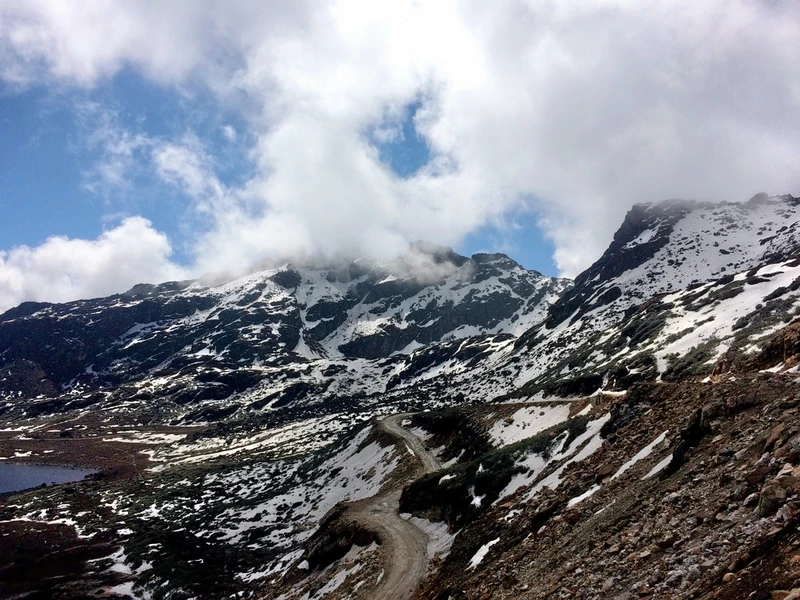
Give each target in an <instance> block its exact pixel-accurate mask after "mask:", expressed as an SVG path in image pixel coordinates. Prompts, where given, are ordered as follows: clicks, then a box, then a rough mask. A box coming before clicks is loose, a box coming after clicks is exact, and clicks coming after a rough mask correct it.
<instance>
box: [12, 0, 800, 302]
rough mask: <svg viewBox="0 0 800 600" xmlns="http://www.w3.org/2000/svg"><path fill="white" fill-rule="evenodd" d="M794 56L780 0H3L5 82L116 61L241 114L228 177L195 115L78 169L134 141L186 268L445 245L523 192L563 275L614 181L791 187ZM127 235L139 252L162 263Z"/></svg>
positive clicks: (109, 76)
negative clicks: (159, 192)
mask: <svg viewBox="0 0 800 600" xmlns="http://www.w3.org/2000/svg"><path fill="white" fill-rule="evenodd" d="M798 64H800V7H799V6H798V5H797V4H796V3H773V2H766V1H762V0H735V1H734V2H723V1H722V0H711V1H708V2H701V3H697V2H689V1H679V2H672V1H671V2H667V1H665V0H661V1H656V2H648V3H640V2H629V1H625V0H596V1H594V2H585V3H579V4H573V3H563V2H554V1H547V0H540V1H537V0H530V1H527V2H497V3H488V4H487V3H483V2H468V1H464V2H457V1H447V2H431V3H418V2H397V3H388V4H387V3H375V2H361V1H356V0H352V1H351V0H338V1H324V0H320V1H315V2H310V1H305V2H296V3H290V4H286V3H282V2H259V3H256V2H244V1H234V2H229V3H225V4H220V3H217V2H213V1H210V0H209V1H193V2H189V1H185V2H184V1H175V2H170V3H152V2H146V1H144V0H142V1H130V2H113V1H108V2H93V3H90V4H88V5H83V4H80V5H78V4H76V3H72V2H66V1H63V2H61V1H57V0H48V1H36V0H24V1H22V0H9V1H7V2H4V3H2V4H0V74H1V76H2V78H3V79H4V80H5V81H6V82H7V83H10V84H13V85H15V86H25V85H30V84H32V83H44V84H57V85H60V86H64V85H66V86H78V87H92V86H101V85H109V82H113V77H114V76H115V74H118V73H119V72H120V71H121V70H122V69H133V70H135V71H137V72H139V73H141V74H142V75H143V76H144V77H146V78H148V79H149V80H152V81H154V82H156V83H157V84H158V85H160V86H163V87H164V88H170V89H179V90H190V89H193V88H202V89H204V90H208V91H210V92H211V93H212V94H213V97H214V98H215V102H217V103H218V105H219V107H220V110H223V109H224V110H226V111H231V110H232V111H237V112H238V113H239V114H240V116H241V118H242V120H243V125H242V126H239V125H237V126H236V128H234V127H233V126H231V125H230V124H227V123H226V124H224V126H223V125H220V127H218V128H217V131H218V132H219V133H220V135H222V136H224V138H225V139H226V140H228V142H231V143H232V142H236V143H247V144H249V147H248V152H249V158H250V160H251V163H252V173H251V174H250V176H249V177H248V178H247V179H246V181H243V182H242V181H238V182H229V181H224V178H222V177H221V176H220V174H219V173H218V172H217V169H218V165H217V162H216V161H215V151H216V150H217V149H216V148H215V147H214V145H213V144H212V143H210V142H209V141H208V140H203V139H199V138H198V137H197V136H193V133H192V132H188V133H187V132H184V133H182V134H181V135H180V136H177V137H175V138H173V139H165V138H164V137H163V136H162V137H157V136H156V137H154V136H150V137H148V138H147V140H146V142H145V140H144V138H142V137H136V136H135V134H133V133H130V134H129V135H128V136H127V137H125V136H124V135H123V136H122V137H119V136H117V137H116V138H109V139H111V140H117V141H118V143H121V142H120V141H127V142H128V143H129V144H130V143H134V142H135V143H139V144H144V146H140V147H145V146H146V148H147V151H146V152H130V153H128V154H125V152H124V151H125V147H123V146H119V145H118V149H120V150H119V152H118V153H117V154H113V153H112V154H111V155H110V156H111V158H116V159H118V161H117V162H116V163H114V162H113V161H111V162H109V164H108V165H107V166H108V167H109V168H108V170H107V171H105V172H102V171H101V172H98V173H100V174H101V175H102V176H103V177H105V178H106V179H109V180H113V179H114V178H115V177H116V178H117V179H121V178H122V176H121V175H120V173H121V172H122V171H121V170H124V168H123V166H124V164H125V161H128V160H135V161H137V164H138V165H139V166H140V167H141V168H146V169H149V170H150V172H151V173H152V174H153V177H155V178H157V179H158V180H160V181H161V182H163V183H164V184H165V185H168V186H172V187H173V188H174V189H177V190H180V192H181V193H182V194H184V195H185V196H186V197H187V199H188V201H189V203H190V205H191V208H190V211H189V214H188V215H187V219H188V221H189V222H191V223H193V225H192V226H191V227H190V228H189V233H188V236H189V239H188V242H187V243H188V244H189V245H190V246H191V248H192V263H193V264H191V265H189V266H188V267H187V269H188V270H189V271H191V272H195V273H199V272H201V271H204V270H221V269H229V268H242V266H243V265H244V264H252V263H254V262H256V261H258V260H260V259H262V258H264V257H267V256H270V255H285V254H286V253H291V252H297V253H310V254H316V253H321V254H327V255H336V254H342V253H344V254H371V255H374V256H377V257H379V258H387V257H390V256H393V255H397V254H398V253H400V252H402V251H403V250H404V249H405V248H406V247H407V245H408V242H409V241H412V240H416V239H429V240H433V241H436V242H438V243H443V244H450V245H457V244H458V243H459V241H460V240H462V239H463V238H464V236H465V235H467V234H469V233H470V232H473V231H475V230H476V229H477V228H479V227H481V226H484V225H486V224H487V223H501V222H502V221H503V218H504V215H506V214H508V213H509V211H513V210H516V209H519V208H520V207H523V206H527V207H529V208H531V209H532V210H534V211H536V213H537V214H539V215H540V217H541V219H540V223H541V227H542V229H543V231H544V234H545V235H547V236H548V237H549V238H550V239H551V240H552V241H553V242H554V243H555V247H556V253H555V260H556V263H557V265H558V267H559V268H560V270H561V271H562V273H563V274H565V275H575V274H577V273H578V272H579V271H580V270H582V269H583V268H585V267H586V266H588V264H590V263H591V262H592V260H594V259H595V258H597V257H598V256H599V255H600V254H601V253H602V250H603V249H604V248H605V246H606V245H607V243H608V241H609V240H610V238H611V235H612V234H613V231H614V230H615V228H616V227H617V226H618V224H619V223H620V222H621V219H622V217H623V215H624V214H625V212H626V210H627V209H628V208H629V207H630V206H631V205H632V204H633V203H635V202H640V201H652V200H659V199H663V198H667V197H686V198H697V199H709V200H746V199H747V198H748V197H750V195H752V193H753V192H755V191H758V190H760V189H769V190H771V191H773V192H774V193H783V192H792V191H794V192H797V191H798V188H800V171H798V170H797V168H796V165H797V164H800V71H799V70H798V69H797V65H798ZM412 107H413V114H412V111H411V108H412ZM409 119H410V121H409ZM408 125H410V126H411V127H412V128H413V130H414V133H415V135H416V136H418V138H419V140H420V141H421V143H423V144H424V145H425V147H426V149H427V156H426V158H427V159H428V162H427V164H425V165H423V166H422V167H421V168H419V169H417V170H413V171H411V172H410V174H407V175H400V174H398V172H396V171H395V170H394V169H393V168H392V167H391V166H390V165H389V164H387V162H386V161H385V160H384V159H383V158H382V157H384V156H385V154H386V152H391V151H392V148H391V146H392V145H393V144H402V143H403V139H402V137H403V136H402V131H403V127H404V126H408ZM242 127H245V128H246V131H243V130H242ZM244 140H247V141H246V142H244ZM115 165H116V167H117V168H116V169H114V168H112V167H114V166H115ZM120 165H123V166H120ZM134 225H136V226H137V227H139V228H141V227H142V222H140V221H130V222H129V221H125V222H124V223H123V224H122V225H120V228H121V229H122V228H124V229H123V231H128V230H129V229H130V228H132V227H133V226H134ZM145 229H147V228H145ZM112 231H117V230H116V229H114V230H112ZM143 231H144V230H143ZM109 233H111V232H107V234H109ZM107 234H103V235H104V236H107ZM103 239H104V238H100V239H98V240H97V241H96V242H87V244H89V246H87V247H93V246H91V244H100V243H101V241H102V240H103ZM120 239H122V240H124V239H125V236H123V235H121V238H120ZM147 239H148V240H149V241H150V242H152V244H153V248H152V250H153V251H154V252H155V255H156V256H157V257H158V258H157V260H156V262H155V263H154V264H157V265H161V266H160V267H159V268H163V269H164V270H165V271H164V272H167V271H169V270H170V269H173V270H176V271H181V269H180V268H178V267H176V266H175V265H172V264H171V263H169V258H168V257H169V253H168V250H164V246H163V243H162V241H161V238H160V237H159V234H158V233H156V232H155V230H153V229H152V228H150V233H149V234H148V236H147ZM73 242H74V241H73ZM163 242H166V243H167V245H168V244H169V242H168V240H166V238H164V239H163ZM50 243H51V242H50V241H48V242H46V244H45V246H47V244H50ZM106 243H108V239H106ZM120 244H123V242H122V241H121V242H120ZM45 246H43V247H42V248H44V247H45ZM70 248H73V246H70ZM120 248H124V244H123V245H121V246H120ZM38 251H39V249H38V248H37V249H26V252H28V253H32V254H36V252H38ZM14 252H17V250H16V249H15V250H12V251H10V252H9V253H6V255H5V259H4V260H5V263H4V264H10V263H8V261H9V260H10V257H11V255H12V254H13V253H14ZM42 252H43V254H42V256H44V250H42ZM23 262H24V261H22V259H14V263H13V264H15V265H22V264H23ZM25 264H28V263H25ZM530 266H532V267H535V265H530ZM15 268H18V275H16V276H15V277H17V278H18V280H19V279H20V278H21V279H22V280H24V279H25V277H26V275H25V274H24V273H25V268H23V267H21V266H20V267H15ZM151 272H152V273H159V274H160V273H161V272H162V271H159V270H158V269H154V270H152V271H151ZM85 276H86V277H89V275H85ZM159 276H160V275H159ZM0 277H2V275H0ZM147 279H150V280H152V279H153V277H147ZM8 281H10V279H8ZM5 285H10V284H5ZM20 285H21V284H17V287H15V288H13V289H22V288H20ZM22 287H23V288H24V289H26V290H28V291H27V292H26V294H28V295H27V296H24V297H34V296H31V295H30V294H33V291H32V290H39V291H38V292H36V293H38V294H40V296H39V297H41V294H42V293H43V292H42V291H41V290H43V289H45V288H43V287H41V285H30V286H22ZM47 289H49V290H50V291H48V292H47V293H49V294H51V296H50V297H52V298H56V297H65V296H64V295H63V294H62V295H60V296H53V295H52V294H54V293H55V292H53V291H52V289H50V288H47ZM65 289H72V290H73V291H74V290H75V289H76V288H75V287H67V288H65ZM90 289H94V288H92V287H91V286H90ZM87 293H88V292H87ZM92 293H94V292H92ZM6 295H7V297H13V298H22V297H23V296H20V295H19V294H17V295H13V294H12V295H11V296H9V295H8V293H7V294H6Z"/></svg>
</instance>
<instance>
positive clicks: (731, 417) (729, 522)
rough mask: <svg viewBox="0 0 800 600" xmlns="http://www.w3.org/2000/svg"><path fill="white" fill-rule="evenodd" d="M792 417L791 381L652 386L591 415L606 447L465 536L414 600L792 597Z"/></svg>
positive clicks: (795, 546)
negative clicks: (478, 558) (603, 417)
mask: <svg viewBox="0 0 800 600" xmlns="http://www.w3.org/2000/svg"><path fill="white" fill-rule="evenodd" d="M799 407H800V385H798V383H797V382H796V381H795V376H794V375H776V374H771V373H752V374H748V375H739V376H738V377H734V376H725V377H721V378H719V379H718V380H716V381H708V382H702V383H701V382H696V381H686V382H681V383H673V384H667V383H656V384H647V385H642V386H637V387H635V388H634V389H632V390H630V392H629V393H628V395H627V396H624V397H620V398H617V399H615V400H613V401H605V402H604V403H602V404H598V405H596V406H595V407H594V409H593V410H594V411H596V412H610V413H611V419H610V420H609V421H608V423H607V425H606V427H605V428H604V441H603V445H602V447H601V448H600V449H599V450H598V451H597V452H595V453H594V454H593V455H592V456H591V457H589V458H588V459H586V460H584V461H582V462H577V463H574V464H572V465H570V466H569V467H568V468H567V470H565V472H564V474H563V476H562V479H563V481H562V483H561V485H560V486H558V487H557V488H556V489H555V490H550V489H547V488H545V489H544V490H543V491H541V492H540V493H538V494H537V495H536V496H535V497H534V499H533V500H531V501H523V499H522V497H523V496H524V495H525V492H526V490H525V489H523V490H520V491H519V492H518V493H517V494H516V495H515V496H512V497H511V498H508V499H505V500H504V501H503V502H502V503H498V504H495V505H494V506H492V507H491V508H490V509H489V510H488V511H486V512H485V513H484V514H482V515H481V516H480V517H479V518H478V519H477V520H475V521H474V522H473V523H471V524H470V525H468V526H467V527H465V528H464V529H463V530H462V531H461V532H460V533H459V536H458V537H457V538H456V543H455V544H454V547H453V549H452V551H451V554H450V556H449V557H448V559H447V561H445V563H444V565H443V566H442V568H441V569H440V571H439V572H438V573H437V574H435V575H434V576H433V577H431V578H429V579H428V581H427V582H426V584H425V585H424V587H423V588H422V589H421V590H420V591H419V593H418V594H417V596H416V597H417V598H420V599H421V598H426V599H433V598H437V599H438V598H469V599H471V600H472V599H478V598H511V597H524V598H619V599H620V600H623V599H626V600H627V599H632V598H709V599H710V598H726V599H727V598H731V599H735V598H757V599H759V598H763V599H771V598H784V597H786V596H788V595H789V593H792V590H795V589H796V588H798V587H800V534H798V531H797V523H798V521H799V520H800V494H799V492H800V418H799V417H798V410H799ZM665 431H668V433H667V435H666V436H665V437H664V442H663V444H659V445H658V446H657V447H656V448H655V449H654V450H653V452H652V454H651V455H650V456H649V457H647V458H644V459H642V460H640V461H638V462H637V463H635V464H634V465H632V466H630V467H629V468H628V469H626V470H625V472H624V473H623V474H622V475H620V476H618V477H616V478H613V479H612V477H613V475H614V474H615V473H616V472H617V471H618V470H619V468H620V467H621V466H622V465H623V464H624V463H626V461H628V460H629V459H630V458H631V457H632V456H634V455H635V454H636V453H637V452H639V451H640V450H641V449H642V448H643V447H645V446H647V445H648V443H650V442H652V441H654V440H656V439H657V438H658V437H659V436H660V435H661V434H662V433H663V432H665ZM670 450H671V451H672V453H671V454H670ZM670 456H672V457H673V458H672V460H671V461H670V462H669V464H668V465H667V466H666V467H664V468H663V470H661V471H660V472H659V473H657V474H655V475H653V476H652V477H650V478H645V476H646V475H647V474H648V472H650V471H651V470H652V469H653V467H654V465H655V464H656V463H659V462H662V461H663V459H664V458H665V457H667V458H669V457H670ZM555 466H556V465H554V466H553V467H552V468H555ZM552 468H551V469H550V470H552ZM547 475H548V472H547V471H546V472H544V473H542V475H541V477H540V479H542V478H545V477H546V476H547ZM594 486H599V487H598V488H597V490H596V491H595V492H594V493H592V494H591V495H590V496H588V497H587V498H586V499H583V500H582V501H579V502H577V503H576V504H574V505H572V506H568V502H569V500H570V499H573V498H579V497H580V496H581V495H582V494H584V493H585V492H587V491H590V489H592V488H593V487H594ZM490 539H498V541H497V542H496V543H495V544H493V545H492V546H491V549H490V551H489V553H488V554H487V556H486V558H485V559H484V560H483V561H482V562H481V564H480V565H479V567H477V568H474V569H470V568H468V566H467V564H466V563H467V561H468V559H469V557H470V556H471V555H472V553H474V549H475V548H476V547H477V546H478V545H480V544H484V543H486V541H487V540H490ZM465 550H468V551H465ZM794 593H797V592H794Z"/></svg>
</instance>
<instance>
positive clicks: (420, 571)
mask: <svg viewBox="0 0 800 600" xmlns="http://www.w3.org/2000/svg"><path fill="white" fill-rule="evenodd" d="M408 416H409V415H408V414H400V415H391V416H389V417H386V418H385V419H383V420H382V421H380V422H379V424H378V426H379V427H380V428H381V429H383V431H385V432H386V433H388V434H389V435H391V436H393V437H394V438H396V439H399V440H400V441H401V442H403V443H405V444H406V446H407V448H408V450H410V451H411V452H413V454H414V455H415V456H416V457H417V459H419V462H420V465H421V469H420V471H419V472H418V473H417V475H423V474H427V473H432V472H434V471H438V470H439V469H441V468H442V465H441V463H440V462H439V460H438V459H437V458H436V457H435V456H434V455H433V454H431V453H430V452H429V451H428V450H426V449H425V446H423V444H422V440H420V439H419V438H418V437H417V436H415V435H414V434H413V433H411V432H410V431H408V430H407V429H403V426H402V421H403V419H405V418H407V417H408ZM405 483H407V482H400V483H398V484H397V485H395V486H394V487H392V488H391V489H388V490H385V491H384V492H382V493H381V494H378V495H377V496H373V497H372V498H367V499H366V500H363V501H361V502H359V503H357V505H355V506H353V507H352V512H351V516H352V517H353V518H354V519H356V520H358V521H360V522H361V523H362V524H364V525H365V526H366V527H368V528H369V529H371V530H373V531H375V532H376V533H377V534H378V537H379V538H380V540H381V545H382V546H383V549H384V552H385V556H386V563H385V566H384V573H383V577H382V578H381V580H380V583H379V585H378V587H377V588H375V589H373V590H370V594H369V597H370V598H373V599H375V600H405V599H406V598H408V597H409V596H411V594H412V593H413V592H414V590H416V589H417V587H419V584H420V583H421V582H422V579H423V578H424V577H425V572H426V571H427V569H428V534H427V533H425V532H424V531H422V530H421V529H420V528H419V527H417V526H416V525H414V524H413V523H411V522H410V521H406V520H405V519H402V518H400V515H399V512H398V509H399V506H400V494H401V493H402V492H403V485H405Z"/></svg>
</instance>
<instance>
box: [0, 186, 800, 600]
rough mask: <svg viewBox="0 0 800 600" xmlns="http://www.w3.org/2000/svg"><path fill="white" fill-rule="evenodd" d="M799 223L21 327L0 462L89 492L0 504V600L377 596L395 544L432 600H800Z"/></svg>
mask: <svg viewBox="0 0 800 600" xmlns="http://www.w3.org/2000/svg"><path fill="white" fill-rule="evenodd" d="M799 205H800V199H798V198H794V197H792V196H776V197H768V196H766V195H758V196H756V197H754V198H753V199H751V200H750V201H749V202H746V203H741V204H736V203H723V204H703V203H696V202H682V201H681V202H679V201H669V202H665V203H659V204H650V205H637V206H635V207H633V208H632V210H631V211H630V212H629V214H628V215H627V217H626V219H625V221H624V223H623V224H622V226H621V228H620V230H619V231H618V232H617V234H616V235H615V237H614V240H613V242H612V243H611V245H610V246H609V248H608V250H607V251H606V253H605V254H604V255H603V256H602V257H601V258H600V259H599V260H598V261H597V262H596V263H595V264H594V265H592V266H591V267H590V268H589V269H588V270H587V271H586V272H584V273H582V274H581V275H579V276H578V277H577V278H576V280H575V281H574V283H573V282H568V281H564V280H554V279H549V278H545V277H542V276H541V275H539V274H538V273H535V272H530V271H525V270H524V269H522V268H521V267H519V265H517V264H516V263H514V262H513V261H512V260H511V259H509V258H507V257H505V256H503V255H475V256H473V257H472V258H466V257H460V256H458V255H456V254H454V253H452V252H451V251H449V250H447V249H442V248H436V247H430V246H419V247H416V248H415V249H413V250H412V252H410V253H409V255H408V256H406V257H404V258H403V259H401V260H399V261H398V262H396V263H393V264H377V263H368V262H365V261H357V262H355V263H352V264H348V265H344V266H343V265H336V266H324V267H321V266H316V267H302V268H301V267H298V266H290V265H284V266H281V267H279V268H273V269H267V270H264V271H260V272H257V273H254V274H251V275H248V276H246V277H243V278H239V279H234V280H233V281H229V282H226V283H221V284H213V285H212V284H208V283H203V282H200V281H197V282H184V283H178V284H164V285H160V286H137V287H136V288H134V289H133V290H131V291H129V292H128V293H127V294H122V295H119V296H114V297H110V298H105V299H96V300H86V301H80V302H75V303H70V304H66V305H42V304H26V305H22V306H20V307H17V308H15V309H12V310H11V311H9V312H7V313H5V314H4V315H2V316H0V371H1V373H0V391H1V392H2V394H3V400H2V402H0V459H3V460H14V461H23V462H24V461H29V462H40V463H52V464H64V463H68V464H77V465H83V466H89V467H95V468H99V469H100V473H98V474H97V475H96V476H94V477H93V478H92V479H91V480H88V481H85V482H81V483H78V484H73V485H70V486H56V487H51V488H45V489H40V490H30V491H26V492H21V493H18V494H14V495H10V496H7V497H5V498H0V540H3V541H2V542H0V547H2V548H4V549H5V550H6V552H5V555H6V556H9V557H11V558H8V559H6V562H5V563H2V561H0V563H2V564H0V580H4V581H8V582H11V587H10V588H9V589H10V590H11V591H10V592H8V593H7V594H6V596H3V594H4V593H5V591H4V590H3V591H2V592H0V597H13V596H12V594H13V595H17V594H24V593H29V592H31V593H34V592H35V593H39V594H50V595H51V596H52V595H57V596H60V597H85V596H86V595H87V594H98V593H99V594H100V595H101V596H105V597H136V598H144V597H148V598H191V597H198V596H203V597H215V598H222V597H237V598H238V597H252V598H282V599H284V600H289V599H295V600H299V599H303V600H310V599H311V598H329V599H332V600H336V599H344V598H371V597H374V593H377V592H376V590H378V591H380V593H381V594H384V595H385V594H386V593H391V591H388V592H387V590H386V589H385V587H386V585H385V581H389V580H391V581H394V578H395V576H396V575H397V573H395V572H393V571H391V568H390V566H389V565H388V562H387V561H388V560H389V559H388V557H389V556H390V555H393V554H395V553H398V552H399V553H403V552H406V551H410V550H409V549H408V548H402V547H400V546H401V545H402V539H411V540H414V544H415V549H414V564H415V565H418V566H419V565H421V564H423V563H425V562H426V561H427V571H426V577H425V579H424V581H423V582H422V585H421V586H420V587H419V589H417V590H414V591H413V597H414V598H419V599H422V598H425V599H431V600H433V599H436V600H440V599H442V600H443V599H445V598H457V599H466V598H469V599H471V600H472V599H477V598H481V599H483V598H486V599H488V598H505V597H512V596H513V597H522V598H576V597H577V598H619V599H621V600H628V599H631V598H708V599H711V598H732V599H739V598H741V599H744V598H756V599H764V600H767V599H770V600H771V599H773V598H781V599H785V598H787V597H788V598H792V597H795V596H800V553H798V547H800V538H798V536H797V533H796V531H797V527H796V526H797V522H798V519H800V484H798V481H800V452H798V449H800V417H798V414H800V413H798V410H800V406H799V405H798V398H800V390H798V389H797V369H798V368H799V367H798V365H799V364H800V343H799V342H798V339H800V336H798V331H799V330H800V325H799V324H798V323H800V320H798V318H797V317H798V316H800V238H798V235H797V232H798V227H800V225H798V222H800V215H799V214H798V210H800V209H798V206H799ZM400 413H402V414H403V415H404V416H402V417H399V416H394V417H390V418H389V420H388V421H385V422H384V421H382V419H383V418H384V417H386V416H387V415H398V414H400ZM385 423H391V424H392V427H387V426H386V425H385ZM401 430H402V431H401ZM422 444H424V446H425V448H424V449H423V448H422V446H421V445H422ZM415 448H416V450H415ZM432 457H433V458H432ZM420 459H425V460H426V462H425V469H422V467H421V465H420V463H419V461H420ZM431 465H435V466H431ZM433 468H437V469H438V470H436V471H435V472H432V473H431V472H427V471H430V470H431V469H433ZM423 472H427V474H422V473H423ZM384 498H385V499H389V500H391V501H389V500H386V501H385V502H384V500H383V499H384ZM376 502H377V503H378V505H376V504H375V503H376ZM394 503H397V504H398V506H397V508H395V506H394ZM375 510H377V511H379V512H380V511H391V514H392V515H395V513H398V514H399V516H398V518H395V517H394V516H392V519H391V522H392V523H395V524H396V525H397V527H396V528H395V529H397V530H398V531H399V530H400V529H402V530H405V531H407V532H409V535H407V536H405V538H404V537H403V536H400V538H398V539H399V540H400V541H397V540H390V539H389V537H388V536H389V534H387V533H386V531H385V528H381V527H378V526H376V525H375V523H372V522H371V521H370V518H371V516H370V515H372V514H373V512H374V511H375ZM398 519H400V520H398ZM403 523H405V524H403ZM34 525H35V527H34ZM34 529H35V531H34ZM424 539H427V540H428V546H427V549H424V548H422V546H424V544H423V542H422V541H421V540H424ZM34 542H35V543H34ZM45 542H46V543H47V544H50V545H49V546H48V547H49V548H51V551H49V553H48V554H47V556H46V558H45V559H42V558H41V556H39V554H38V553H37V552H38V551H37V550H35V549H36V548H39V547H41V546H42V543H45ZM398 544H400V546H399V545H398ZM417 546H419V547H417ZM423 550H426V551H427V555H426V556H421V555H420V553H422V552H423ZM43 561H44V562H43ZM420 561H422V562H420ZM48 569H49V572H50V575H51V576H50V577H48V578H44V579H42V578H40V579H37V578H35V577H32V576H31V573H32V572H37V573H40V572H47V571H48ZM415 569H417V571H418V570H419V569H418V568H417V567H415ZM384 577H386V578H387V579H386V580H384ZM382 582H384V585H382ZM402 592H403V594H405V593H406V592H408V593H411V592H412V591H411V590H403V591H402ZM791 594H795V596H792V595H791Z"/></svg>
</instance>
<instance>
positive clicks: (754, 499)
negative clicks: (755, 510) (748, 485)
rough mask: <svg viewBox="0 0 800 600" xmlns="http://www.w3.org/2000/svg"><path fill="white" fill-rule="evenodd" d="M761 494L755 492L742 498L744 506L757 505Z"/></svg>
mask: <svg viewBox="0 0 800 600" xmlns="http://www.w3.org/2000/svg"><path fill="white" fill-rule="evenodd" d="M758 499H759V494H757V493H755V492H753V493H752V494H750V495H749V496H748V497H747V498H745V499H744V500H742V506H756V505H757V504H758Z"/></svg>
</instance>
